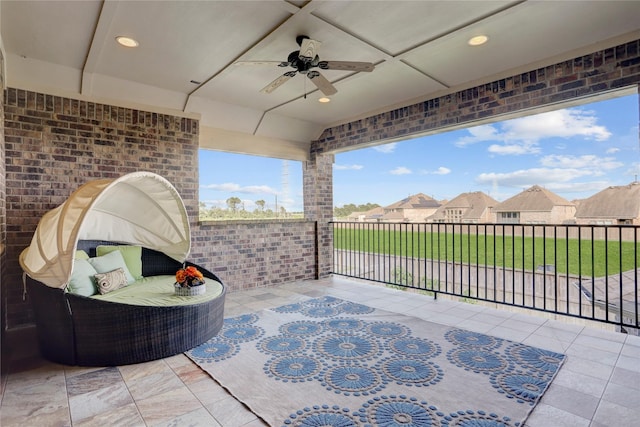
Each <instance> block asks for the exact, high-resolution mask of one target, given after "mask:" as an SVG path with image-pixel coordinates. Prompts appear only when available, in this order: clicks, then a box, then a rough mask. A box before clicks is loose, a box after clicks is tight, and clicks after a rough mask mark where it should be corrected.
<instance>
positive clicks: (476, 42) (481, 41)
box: [467, 35, 489, 46]
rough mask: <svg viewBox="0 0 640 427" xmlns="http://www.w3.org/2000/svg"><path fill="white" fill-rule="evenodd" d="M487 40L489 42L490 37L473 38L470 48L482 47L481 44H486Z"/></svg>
mask: <svg viewBox="0 0 640 427" xmlns="http://www.w3.org/2000/svg"><path fill="white" fill-rule="evenodd" d="M487 40H489V37H487V36H482V35H480V36H475V37H471V38H470V39H469V41H468V42H467V43H469V46H480V45H481V44H485V43H486V42H487Z"/></svg>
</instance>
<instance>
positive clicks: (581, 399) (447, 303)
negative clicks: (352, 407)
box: [0, 277, 640, 427]
mask: <svg viewBox="0 0 640 427" xmlns="http://www.w3.org/2000/svg"><path fill="white" fill-rule="evenodd" d="M322 295H333V296H336V297H339V298H343V299H347V300H351V301H355V302H360V303H363V304H367V305H369V306H373V307H377V308H382V309H385V310H389V311H396V312H401V313H406V314H409V315H412V316H415V317H420V318H423V319H426V320H429V321H432V322H437V323H443V324H448V325H452V326H457V327H461V328H465V329H469V330H474V331H477V332H482V333H487V334H491V335H495V336H499V337H502V338H506V339H510V340H514V341H519V342H522V343H525V344H530V345H534V346H538V347H542V348H546V349H549V350H554V351H558V352H562V353H565V354H567V355H568V359H567V361H566V363H565V364H564V366H563V367H562V369H561V370H560V373H559V374H558V376H557V377H556V379H555V380H554V382H553V383H552V385H551V387H550V388H549V390H548V391H547V393H546V394H545V395H544V397H543V399H542V401H541V402H540V403H539V404H538V406H537V407H536V408H535V410H534V411H533V413H532V414H531V416H530V417H529V419H528V420H527V426H529V427H554V426H559V427H562V426H592V427H603V426H632V425H639V421H638V420H640V338H639V337H635V336H627V335H624V334H620V333H615V332H609V331H606V330H603V329H602V328H601V327H600V328H598V327H592V326H584V325H578V324H575V323H574V324H570V323H566V322H564V321H559V320H553V319H549V318H544V317H535V316H531V315H528V314H523V313H522V312H517V311H505V310H496V309H494V308H491V307H485V306H481V305H478V304H466V303H462V302H457V301H451V300H446V299H443V298H439V299H438V300H434V299H433V298H432V297H429V296H424V295H418V294H414V293H410V292H407V291H399V290H394V289H388V288H384V287H382V286H380V285H374V284H371V283H363V282H358V281H354V280H348V279H345V278H341V277H332V278H328V279H323V280H320V281H307V282H299V283H291V284H285V285H281V286H277V287H274V288H261V289H254V290H250V291H243V292H236V293H231V294H229V295H228V297H227V303H226V313H225V316H227V317H229V316H235V315H238V314H243V313H247V312H253V311H258V310H261V309H263V308H270V307H276V306H279V305H283V304H288V303H291V302H295V301H299V300H301V299H306V298H309V297H317V296H322ZM547 317H548V316H547ZM596 326H598V325H596ZM2 362H3V370H2V377H1V382H0V393H1V394H0V398H1V404H0V425H2V426H3V427H10V426H20V427H23V426H71V425H73V426H212V427H216V426H224V427H240V426H246V427H257V426H263V425H264V424H263V423H262V421H261V420H260V419H258V418H257V417H256V416H255V415H254V414H252V413H251V412H250V411H248V410H247V409H246V408H245V407H244V406H243V405H242V404H241V403H240V402H238V401H236V400H235V399H234V398H233V397H232V396H231V395H229V394H228V393H227V392H226V391H225V390H224V389H223V388H222V387H220V386H219V385H218V384H217V383H216V382H215V381H214V380H212V379H211V378H210V377H209V376H207V375H206V374H205V373H204V372H202V371H201V370H200V369H199V368H198V367H197V366H196V365H195V364H193V363H192V362H191V361H190V360H189V359H188V358H187V357H186V356H184V355H177V356H174V357H170V358H167V359H163V360H157V361H153V362H148V363H142V364H138V365H128V366H119V367H109V368H81V367H69V366H62V365H57V364H54V363H50V362H47V361H44V360H42V359H41V358H40V357H38V356H37V355H34V354H33V351H31V352H30V351H29V350H28V349H14V352H13V354H11V355H5V356H4V357H3V360H2Z"/></svg>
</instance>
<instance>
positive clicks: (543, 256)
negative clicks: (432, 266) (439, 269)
mask: <svg viewBox="0 0 640 427" xmlns="http://www.w3.org/2000/svg"><path fill="white" fill-rule="evenodd" d="M333 245H334V248H335V249H348V250H354V251H368V252H375V253H383V254H392V255H401V256H409V257H416V258H428V259H434V260H449V261H451V260H453V261H456V262H460V261H461V262H464V263H471V264H480V265H489V266H498V267H506V268H512V267H515V268H519V269H521V268H524V269H525V270H529V271H532V270H534V269H535V268H536V267H538V266H541V265H545V264H551V265H554V266H555V269H556V271H557V272H558V273H566V272H567V271H568V272H569V273H570V274H575V275H582V276H591V275H592V274H593V276H595V277H602V276H606V275H611V274H616V273H619V272H620V271H627V270H633V269H635V268H637V267H638V266H640V245H638V246H637V247H634V246H635V245H634V243H633V242H618V241H614V242H606V243H605V241H603V240H595V241H593V242H592V241H591V240H582V241H578V240H577V239H557V240H556V239H553V238H546V239H545V238H542V237H535V238H532V237H518V236H516V237H513V236H504V237H503V236H492V235H487V236H485V235H476V234H471V235H469V234H460V233H455V234H451V233H430V232H405V231H394V230H375V229H370V230H361V229H348V228H335V229H334V241H333ZM621 254H622V255H621ZM523 262H524V265H523Z"/></svg>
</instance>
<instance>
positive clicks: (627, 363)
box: [616, 356, 640, 372]
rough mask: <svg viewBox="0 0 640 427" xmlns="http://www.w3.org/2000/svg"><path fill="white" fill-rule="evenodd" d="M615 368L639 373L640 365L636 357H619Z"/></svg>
mask: <svg viewBox="0 0 640 427" xmlns="http://www.w3.org/2000/svg"><path fill="white" fill-rule="evenodd" d="M616 366H617V367H620V368H624V369H628V370H630V371H633V372H640V363H638V358H637V357H629V356H620V357H619V358H618V361H617V363H616Z"/></svg>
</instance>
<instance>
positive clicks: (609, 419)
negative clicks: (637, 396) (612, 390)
mask: <svg viewBox="0 0 640 427" xmlns="http://www.w3.org/2000/svg"><path fill="white" fill-rule="evenodd" d="M639 419H640V409H638V408H637V405H636V409H630V408H627V407H625V406H621V405H617V404H615V403H613V402H607V401H604V400H603V401H602V402H601V403H600V406H598V410H597V411H596V413H595V415H594V417H593V422H594V423H593V424H592V425H596V426H634V425H638V420H639Z"/></svg>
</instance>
